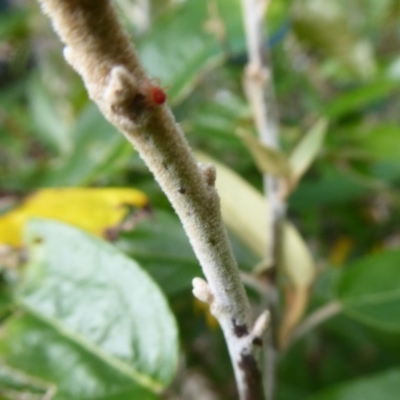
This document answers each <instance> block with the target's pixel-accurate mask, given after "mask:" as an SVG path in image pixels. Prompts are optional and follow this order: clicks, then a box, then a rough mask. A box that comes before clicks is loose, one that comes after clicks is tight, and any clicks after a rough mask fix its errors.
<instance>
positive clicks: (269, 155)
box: [238, 130, 291, 179]
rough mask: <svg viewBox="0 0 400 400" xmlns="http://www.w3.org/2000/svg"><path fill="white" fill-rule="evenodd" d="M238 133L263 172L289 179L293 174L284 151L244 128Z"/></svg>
mask: <svg viewBox="0 0 400 400" xmlns="http://www.w3.org/2000/svg"><path fill="white" fill-rule="evenodd" d="M238 135H239V137H240V138H241V139H242V140H243V142H244V144H245V145H246V146H247V148H248V150H249V151H250V153H251V154H252V155H253V159H254V161H255V163H256V164H257V166H258V169H259V170H260V171H261V172H262V173H263V174H271V175H275V176H279V177H282V178H286V179H289V177H290V175H291V170H290V165H289V163H288V160H287V158H286V157H285V155H284V154H283V153H281V152H280V151H278V150H275V149H273V148H271V147H268V146H266V145H265V144H263V143H261V142H260V141H259V140H258V139H257V138H256V137H255V136H253V135H251V134H249V133H247V132H246V131H244V130H240V131H239V132H238Z"/></svg>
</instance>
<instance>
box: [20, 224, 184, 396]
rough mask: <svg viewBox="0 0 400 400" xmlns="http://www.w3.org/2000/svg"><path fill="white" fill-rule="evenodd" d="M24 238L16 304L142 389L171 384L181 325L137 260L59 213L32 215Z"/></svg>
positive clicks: (156, 389) (72, 344) (152, 388)
mask: <svg viewBox="0 0 400 400" xmlns="http://www.w3.org/2000/svg"><path fill="white" fill-rule="evenodd" d="M27 242H28V248H29V253H30V257H29V263H28V266H27V269H26V273H25V276H24V279H23V283H22V286H21V288H20V290H19V296H18V302H19V304H21V305H22V307H23V308H24V309H25V310H27V312H28V313H29V314H31V315H33V316H34V317H35V318H36V319H38V320H39V321H40V324H42V325H43V324H44V325H45V326H46V327H50V328H52V329H53V330H55V331H56V332H57V334H58V335H59V336H60V337H62V338H63V340H67V341H68V343H69V344H68V346H73V347H74V348H76V347H78V348H79V349H80V350H83V351H84V352H86V353H89V354H90V355H91V357H94V358H95V359H97V361H98V363H99V364H100V365H105V366H106V367H107V368H110V369H112V370H113V371H114V372H115V373H116V374H118V375H120V376H122V377H123V378H124V379H125V380H128V381H129V382H130V383H131V385H135V386H136V387H138V388H140V390H143V389H146V390H149V391H152V392H158V391H160V390H161V389H163V388H164V387H165V386H166V385H168V383H169V382H170V381H171V379H172V378H173V376H174V373H175V369H176V364H177V357H178V349H177V347H178V346H177V327H176V323H175V320H174V317H173V315H172V314H171V311H170V310H169V307H168V305H167V302H166V300H165V298H164V296H163V295H162V293H161V291H160V289H159V288H158V287H157V286H156V284H155V283H154V282H153V281H152V280H151V278H150V277H149V276H148V275H147V274H146V273H145V272H144V271H143V270H142V269H141V268H140V267H139V265H138V264H137V263H136V262H135V261H133V260H131V259H129V258H127V257H126V256H124V255H123V254H121V253H119V252H118V251H117V250H116V249H115V248H114V247H113V246H111V245H109V244H108V243H105V242H102V241H100V240H99V239H96V238H94V237H92V236H89V235H88V234H86V233H84V232H82V231H80V230H78V229H76V228H73V227H70V226H68V225H64V224H61V223H57V222H54V221H46V220H34V221H31V222H30V223H29V224H28V229H27ZM41 329H42V328H41ZM57 340H59V339H57ZM21 351H22V350H21ZM24 351H25V349H24ZM104 368H105V367H104ZM73 398H83V397H81V396H77V397H76V396H75V397H73Z"/></svg>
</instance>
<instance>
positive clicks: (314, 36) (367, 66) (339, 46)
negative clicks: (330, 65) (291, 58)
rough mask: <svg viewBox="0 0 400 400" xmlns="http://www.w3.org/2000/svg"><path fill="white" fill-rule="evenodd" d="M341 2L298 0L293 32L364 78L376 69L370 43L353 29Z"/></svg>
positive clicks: (306, 42)
mask: <svg viewBox="0 0 400 400" xmlns="http://www.w3.org/2000/svg"><path fill="white" fill-rule="evenodd" d="M350 18H351V17H350V15H349V13H348V11H347V8H346V7H341V5H340V2H329V4H327V2H326V1H324V0H311V1H298V2H296V5H295V7H294V8H293V13H292V23H293V31H294V33H295V35H296V36H297V38H298V39H299V40H300V41H301V42H302V43H303V44H304V45H306V46H307V47H309V48H311V49H313V50H314V51H315V50H316V51H319V52H322V53H324V54H325V55H327V56H329V57H332V58H333V59H334V60H337V61H339V62H340V63H341V64H342V65H343V66H344V67H346V68H347V69H348V70H350V71H351V72H353V73H354V74H356V75H357V76H359V77H361V78H369V77H370V76H372V75H373V74H374V73H375V72H376V61H375V58H374V54H373V48H372V46H371V44H370V43H369V42H368V41H366V40H365V39H364V38H361V37H358V36H357V35H356V34H355V33H354V32H353V31H352V21H351V19H350Z"/></svg>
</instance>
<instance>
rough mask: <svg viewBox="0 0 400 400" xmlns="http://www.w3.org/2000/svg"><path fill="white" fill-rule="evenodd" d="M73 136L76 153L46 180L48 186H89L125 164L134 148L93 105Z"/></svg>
mask: <svg viewBox="0 0 400 400" xmlns="http://www.w3.org/2000/svg"><path fill="white" fill-rule="evenodd" d="M70 135H71V136H72V139H73V143H74V145H73V149H71V151H70V152H69V153H68V154H67V155H66V156H65V157H63V158H62V159H61V160H59V163H58V165H56V168H55V169H54V170H50V171H49V175H48V176H47V177H46V178H45V184H46V186H78V185H82V184H87V183H88V182H90V181H92V180H93V179H94V178H96V177H97V176H98V175H99V174H100V173H102V172H107V173H110V171H111V170H114V169H116V168H118V167H119V165H121V163H125V162H126V159H127V155H128V154H131V153H132V150H131V149H132V147H131V145H130V144H129V143H128V142H127V140H126V139H125V138H124V137H123V135H121V133H119V132H118V131H117V130H116V129H115V128H114V127H113V126H111V125H110V124H109V123H108V122H107V121H106V120H105V119H104V117H103V116H102V115H101V114H100V112H99V110H98V109H97V107H96V106H95V105H93V104H90V105H89V106H88V107H87V108H86V109H85V110H84V111H83V112H82V113H81V115H80V116H79V118H78V120H77V122H76V124H75V126H74V128H73V129H72V130H71V132H70Z"/></svg>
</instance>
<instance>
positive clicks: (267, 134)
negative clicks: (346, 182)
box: [242, 0, 285, 400]
mask: <svg viewBox="0 0 400 400" xmlns="http://www.w3.org/2000/svg"><path fill="white" fill-rule="evenodd" d="M242 5H243V16H244V24H245V30H246V39H247V51H248V57H249V62H248V64H247V66H246V69H245V81H244V84H245V90H246V94H247V97H248V100H249V102H250V104H251V106H252V110H253V115H254V120H255V124H256V127H257V131H258V135H259V137H260V140H261V142H262V143H264V144H265V145H267V146H269V147H271V148H273V149H277V148H278V147H279V129H278V126H279V121H278V113H277V107H276V101H275V94H274V88H273V84H272V71H271V66H270V62H269V52H268V48H267V43H266V36H265V35H264V29H265V21H264V19H265V12H266V9H267V7H268V0H242ZM263 180H264V190H265V192H266V196H267V199H268V205H269V210H268V211H269V215H270V218H269V219H268V221H269V225H268V226H267V232H266V234H267V236H268V248H267V249H266V257H267V263H268V267H269V268H268V270H267V271H266V272H265V277H266V280H267V285H268V289H267V293H266V303H267V304H266V306H267V308H268V309H269V310H270V312H271V329H270V330H269V331H268V332H267V338H266V345H265V372H264V387H265V391H266V397H267V399H268V400H272V399H273V398H274V392H275V381H276V362H277V357H278V330H279V321H278V287H277V268H278V265H279V260H278V254H279V238H280V225H281V221H282V219H283V216H284V214H285V203H284V202H283V200H282V199H281V194H280V192H281V191H280V188H279V185H280V182H279V180H278V179H277V178H275V177H273V176H269V175H264V177H263Z"/></svg>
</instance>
